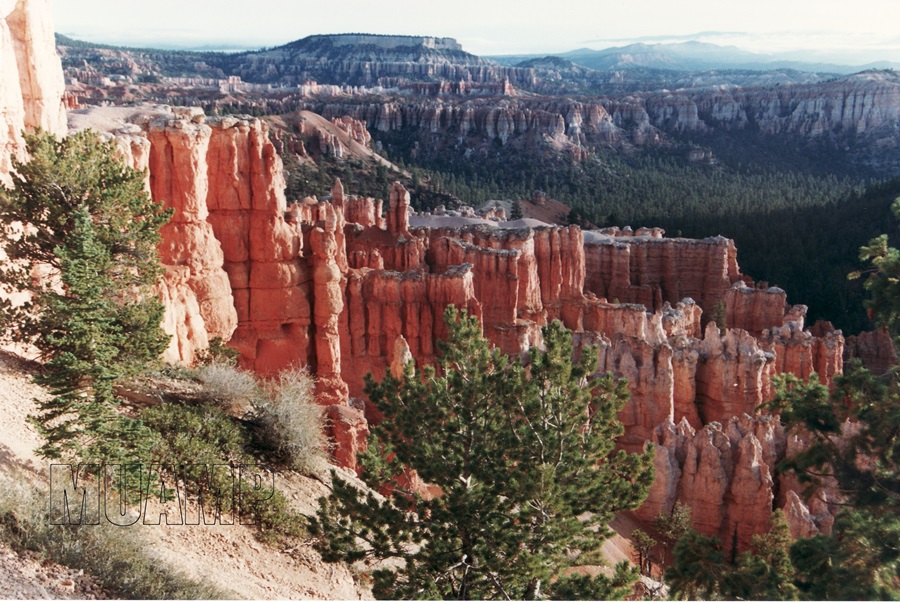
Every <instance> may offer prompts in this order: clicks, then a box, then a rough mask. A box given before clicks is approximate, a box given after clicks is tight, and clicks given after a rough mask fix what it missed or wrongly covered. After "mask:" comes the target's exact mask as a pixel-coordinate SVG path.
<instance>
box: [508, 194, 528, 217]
mask: <svg viewBox="0 0 900 602" xmlns="http://www.w3.org/2000/svg"><path fill="white" fill-rule="evenodd" d="M523 217H525V214H524V213H523V212H522V202H521V201H520V200H518V199H516V200H515V201H513V202H512V205H511V206H510V209H509V221H515V220H517V219H522V218H523Z"/></svg>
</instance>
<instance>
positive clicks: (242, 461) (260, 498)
mask: <svg viewBox="0 0 900 602" xmlns="http://www.w3.org/2000/svg"><path fill="white" fill-rule="evenodd" d="M141 418H142V419H143V420H144V422H145V424H146V425H147V426H148V427H149V428H150V429H152V430H153V431H155V432H157V433H159V435H160V437H159V443H158V444H157V445H156V446H155V447H154V448H153V450H152V455H153V463H154V464H160V465H162V466H168V467H173V468H175V469H176V470H178V467H182V466H185V465H197V464H199V465H230V466H232V467H235V468H237V467H239V466H241V465H255V464H256V463H257V462H256V459H255V458H254V457H253V456H252V455H251V454H250V449H251V445H250V441H251V438H250V436H249V434H248V432H247V427H246V426H244V425H243V424H242V423H241V422H240V421H239V420H237V419H235V418H232V417H231V416H228V415H227V414H225V413H224V412H223V411H222V410H221V409H220V408H218V407H216V406H215V405H213V404H212V403H203V404H198V405H191V404H181V403H167V404H161V405H158V406H153V407H150V408H147V409H145V410H144V411H143V412H142V413H141ZM209 479H210V482H208V486H209V488H210V489H211V490H217V491H226V490H228V489H229V488H232V487H234V486H235V482H234V480H233V475H232V473H231V472H229V471H211V472H210V473H209ZM186 486H187V487H189V489H188V490H187V491H186V492H185V493H186V495H187V496H188V497H195V496H198V495H199V493H200V492H199V491H198V483H197V482H195V481H192V480H190V479H189V480H188V483H187V485H186ZM234 493H235V495H237V496H238V499H240V500H241V502H242V503H241V508H240V512H241V514H242V516H243V517H244V518H245V519H247V518H249V517H250V516H253V517H254V521H255V524H256V526H257V527H258V529H259V532H258V537H259V539H260V540H261V541H263V542H267V543H277V542H281V541H285V540H287V539H290V538H295V537H301V536H302V535H303V534H304V533H305V528H306V519H305V518H304V517H303V516H302V515H300V514H299V513H298V512H296V511H294V510H292V509H291V508H290V507H289V504H288V501H287V499H286V498H285V497H284V494H282V493H281V492H280V491H278V490H275V491H274V493H271V491H270V490H266V489H265V488H264V489H263V490H262V491H255V490H253V489H252V488H250V487H249V486H248V484H247V483H246V482H244V481H242V480H240V481H238V485H237V489H236V490H234ZM233 499H234V498H233V497H232V496H228V495H225V496H222V498H221V499H220V500H219V502H220V503H221V506H220V507H219V508H220V510H221V511H222V512H223V513H228V512H232V511H233V510H234V508H233V506H232V504H231V502H232V501H233Z"/></svg>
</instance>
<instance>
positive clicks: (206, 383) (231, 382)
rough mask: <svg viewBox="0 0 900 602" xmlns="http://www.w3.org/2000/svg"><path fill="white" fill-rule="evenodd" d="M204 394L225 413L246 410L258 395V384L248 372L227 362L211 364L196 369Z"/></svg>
mask: <svg viewBox="0 0 900 602" xmlns="http://www.w3.org/2000/svg"><path fill="white" fill-rule="evenodd" d="M197 379H198V380H199V381H200V382H201V383H202V384H203V388H204V394H205V396H207V397H208V398H209V399H210V400H211V401H214V402H216V404H217V405H218V406H219V407H221V408H222V409H223V410H224V411H226V412H235V411H239V410H242V409H243V410H246V409H247V408H249V407H250V406H252V405H253V404H254V403H255V401H256V398H257V397H258V396H259V394H260V388H259V383H258V382H257V380H256V377H255V376H254V375H253V374H251V373H250V372H246V371H244V370H241V369H240V368H238V367H236V366H234V365H233V364H230V363H227V362H212V363H211V364H207V365H205V366H201V367H200V368H198V369H197Z"/></svg>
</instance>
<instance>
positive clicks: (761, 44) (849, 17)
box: [51, 0, 900, 63]
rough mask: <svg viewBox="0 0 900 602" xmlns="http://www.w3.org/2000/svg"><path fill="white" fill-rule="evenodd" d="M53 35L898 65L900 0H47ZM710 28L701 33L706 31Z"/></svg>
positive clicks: (130, 42) (145, 41) (131, 40)
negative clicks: (671, 45)
mask: <svg viewBox="0 0 900 602" xmlns="http://www.w3.org/2000/svg"><path fill="white" fill-rule="evenodd" d="M51 2H52V4H53V10H54V19H55V22H56V30H57V31H59V32H60V33H64V34H68V35H72V36H74V37H77V38H80V39H84V40H89V41H96V42H109V43H115V44H128V45H146V44H153V43H156V44H179V45H189V46H200V45H204V44H216V45H228V44H237V45H250V46H263V45H265V46H275V45H278V44H282V43H285V42H289V41H291V40H296V39H299V38H302V37H305V36H307V35H311V34H316V33H348V32H365V33H381V34H392V33H393V34H407V35H433V36H447V37H453V38H456V39H457V40H459V42H460V43H462V45H463V48H465V49H466V50H468V51H469V52H473V53H475V54H482V55H485V54H487V55H490V54H514V53H541V52H561V51H566V50H573V49H575V48H579V47H585V46H587V47H591V48H605V47H608V46H614V45H623V44H626V43H630V42H632V41H638V40H641V41H647V42H653V41H671V40H677V39H679V38H680V39H701V40H703V41H708V42H713V43H717V44H722V45H734V46H738V47H741V48H745V49H748V50H754V51H760V52H770V53H774V52H787V51H792V50H815V51H818V52H819V53H820V58H821V59H823V60H831V61H835V60H837V59H839V58H842V57H843V58H845V59H846V60H844V61H841V62H847V63H860V62H867V61H872V60H879V59H884V60H892V61H900V1H898V0H855V1H853V2H848V1H847V0H752V1H747V2H728V1H727V0H592V1H590V0H556V1H554V0H541V1H537V0H517V1H507V2H502V3H501V2H498V1H495V0H454V1H451V2H434V1H432V0H381V1H375V0H343V1H340V2H334V1H330V2H329V1H327V0H316V1H315V2H313V1H310V0H153V1H152V2H146V1H138V0H51ZM702 32H705V33H702Z"/></svg>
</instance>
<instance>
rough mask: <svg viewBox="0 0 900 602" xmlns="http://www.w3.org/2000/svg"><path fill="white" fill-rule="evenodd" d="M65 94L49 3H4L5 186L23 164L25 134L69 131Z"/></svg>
mask: <svg viewBox="0 0 900 602" xmlns="http://www.w3.org/2000/svg"><path fill="white" fill-rule="evenodd" d="M64 94H65V82H64V81H63V71H62V64H61V63H60V60H59V57H58V56H57V54H56V44H55V41H54V37H53V24H52V21H51V16H50V0H2V1H0V185H2V184H9V183H10V182H11V180H10V179H9V170H10V166H11V163H10V158H11V157H12V156H16V157H18V158H19V159H23V158H24V141H23V140H22V133H23V132H33V131H35V130H38V129H41V130H44V131H45V132H49V133H51V134H56V135H58V136H62V135H65V133H66V132H67V131H68V126H67V124H66V110H65V106H64V104H63V96H64Z"/></svg>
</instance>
